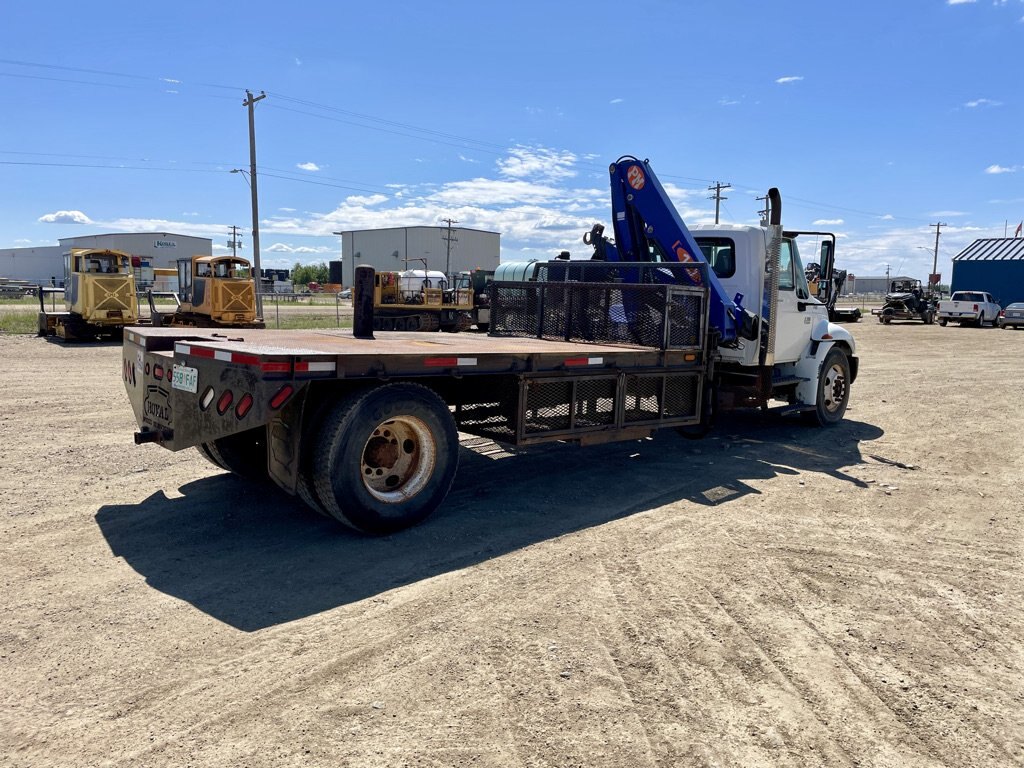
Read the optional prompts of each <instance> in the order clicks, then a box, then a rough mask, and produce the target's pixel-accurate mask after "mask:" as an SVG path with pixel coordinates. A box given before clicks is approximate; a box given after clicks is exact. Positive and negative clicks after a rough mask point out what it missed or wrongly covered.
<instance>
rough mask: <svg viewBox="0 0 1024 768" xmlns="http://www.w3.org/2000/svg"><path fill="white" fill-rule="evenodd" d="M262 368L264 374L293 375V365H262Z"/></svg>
mask: <svg viewBox="0 0 1024 768" xmlns="http://www.w3.org/2000/svg"><path fill="white" fill-rule="evenodd" d="M260 368H261V369H262V370H263V372H264V373H291V370H292V364H291V363H262V364H261V365H260Z"/></svg>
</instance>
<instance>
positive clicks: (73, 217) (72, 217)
mask: <svg viewBox="0 0 1024 768" xmlns="http://www.w3.org/2000/svg"><path fill="white" fill-rule="evenodd" d="M39 221H40V222H41V223H43V224H92V219H90V218H89V217H88V216H86V215H85V214H84V213H82V212H81V211H54V212H53V213H47V214H45V215H43V216H40V217H39Z"/></svg>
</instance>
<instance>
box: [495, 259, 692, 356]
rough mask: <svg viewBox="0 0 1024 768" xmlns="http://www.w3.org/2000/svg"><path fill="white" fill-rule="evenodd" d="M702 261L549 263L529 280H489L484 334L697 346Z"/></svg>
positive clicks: (664, 346) (676, 347)
mask: <svg viewBox="0 0 1024 768" xmlns="http://www.w3.org/2000/svg"><path fill="white" fill-rule="evenodd" d="M706 269H707V266H706V265H705V264H686V265H683V264H678V263H672V264H667V263H656V264H655V263H646V262H645V263H622V262H620V263H609V262H590V261H586V262H579V263H573V262H553V263H547V264H539V265H537V267H536V271H535V274H536V277H537V279H536V280H531V281H527V282H495V283H493V284H492V287H491V328H490V335H491V336H516V337H531V338H538V339H549V340H559V341H573V342H583V343H586V342H590V343H600V344H623V345H630V346H641V347H652V348H654V349H662V350H668V349H672V350H701V349H702V348H703V346H704V342H705V338H704V337H705V334H706V329H707V292H708V289H707V281H706V279H705V278H704V275H705V274H706Z"/></svg>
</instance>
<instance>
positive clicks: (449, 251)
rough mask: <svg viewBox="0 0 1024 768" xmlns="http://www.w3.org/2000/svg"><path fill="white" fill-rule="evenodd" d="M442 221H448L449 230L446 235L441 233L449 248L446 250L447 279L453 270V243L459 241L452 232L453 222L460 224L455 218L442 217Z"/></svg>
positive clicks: (445, 267) (445, 272)
mask: <svg viewBox="0 0 1024 768" xmlns="http://www.w3.org/2000/svg"><path fill="white" fill-rule="evenodd" d="M441 221H446V222H448V232H447V233H445V234H444V235H441V237H442V238H443V239H444V241H445V242H446V243H447V249H446V251H445V257H444V276H445V279H447V278H448V277H449V275H450V274H451V270H452V243H457V242H459V238H457V237H456V236H455V235H453V234H452V224H458V223H459V222H457V221H456V220H455V219H441Z"/></svg>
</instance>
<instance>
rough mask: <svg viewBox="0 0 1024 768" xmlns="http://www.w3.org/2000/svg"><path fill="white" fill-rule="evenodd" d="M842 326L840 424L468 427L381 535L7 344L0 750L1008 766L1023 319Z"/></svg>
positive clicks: (1, 758)
mask: <svg viewBox="0 0 1024 768" xmlns="http://www.w3.org/2000/svg"><path fill="white" fill-rule="evenodd" d="M852 328H853V330H854V332H855V333H856V335H857V338H858V341H859V343H860V345H861V349H860V352H861V360H862V364H861V378H860V379H859V380H858V381H857V383H856V385H855V386H854V390H853V392H854V394H853V401H852V407H851V409H850V411H849V412H848V414H847V420H846V421H845V422H844V423H843V424H842V425H841V426H839V427H837V428H834V429H831V430H815V429H809V428H806V427H803V426H801V425H799V424H797V423H795V422H791V421H780V420H778V419H775V418H760V417H757V416H754V417H746V418H740V417H731V418H729V419H727V420H725V421H724V422H723V423H721V424H720V426H719V428H718V429H717V431H716V432H715V433H714V435H715V436H714V437H711V438H709V439H706V440H704V441H700V442H688V441H686V440H683V439H681V438H679V437H677V436H676V435H675V434H674V433H672V434H660V435H658V436H657V437H656V438H655V439H653V440H647V441H640V442H630V443H622V444H615V445H610V446H603V447H596V448H588V449H579V448H576V447H573V446H562V445H557V446H551V447H545V448H541V449H531V450H528V451H520V452H518V455H515V456H513V455H510V454H508V453H506V452H503V451H495V450H493V446H491V447H488V446H480V445H479V442H480V441H472V440H470V439H467V440H466V443H467V447H466V448H465V450H464V451H463V455H462V464H461V468H460V470H459V475H458V477H457V479H456V485H455V489H454V490H453V492H452V495H451V496H450V497H449V500H448V502H447V504H446V505H445V506H444V507H443V508H442V510H441V511H440V512H439V513H438V514H437V515H436V516H435V517H433V518H432V519H431V520H429V521H428V522H427V523H426V524H424V525H422V526H420V527H418V528H416V529H414V530H411V531H407V532H405V533H402V534H400V535H395V536H391V537H387V538H383V539H367V538H362V537H359V536H356V535H354V534H350V533H347V532H346V531H344V530H342V529H339V528H336V527H334V526H332V525H331V524H330V523H328V522H326V521H324V520H323V519H322V518H318V517H316V516H314V515H313V514H312V513H307V512H305V511H304V508H303V507H302V506H301V504H300V503H299V502H297V501H293V500H291V499H289V498H287V497H284V496H279V495H276V494H267V493H266V492H260V491H254V490H251V489H248V488H246V487H245V486H243V485H242V484H241V483H240V481H236V480H235V479H234V478H233V477H231V476H228V475H225V474H223V473H221V472H220V471H218V470H216V469H214V468H213V467H212V466H211V465H210V464H208V463H206V461H205V460H204V459H202V458H201V457H200V456H199V454H198V453H196V452H194V451H191V450H189V451H185V452H183V453H180V454H171V453H169V452H167V451H164V450H163V449H161V448H158V447H154V446H143V447H136V446H135V445H133V443H132V433H133V431H134V427H135V425H134V422H133V420H132V417H131V414H130V411H129V408H128V405H127V401H126V398H125V396H124V393H123V390H122V386H121V382H120V357H119V349H118V347H116V346H113V345H98V346H62V345H61V344H59V343H55V342H47V341H43V340H40V339H36V338H34V337H28V336H23V337H12V336H6V337H2V338H0V355H2V359H3V365H2V366H0V392H2V393H3V394H2V407H0V433H2V440H0V465H2V467H3V470H4V471H3V473H2V476H0V500H2V502H3V529H2V532H0V535H2V541H3V544H2V547H3V552H2V561H0V562H2V565H0V580H2V586H0V589H2V592H0V595H2V596H0V609H2V611H3V617H4V618H3V623H2V625H0V764H2V765H4V766H101V765H111V766H132V767H133V768H134V767H135V766H186V765H192V766H289V765H303V766H305V765H310V766H313V765H316V766H324V765H332V766H343V765H344V766H348V765H351V766H401V765H415V766H448V765H473V766H487V765H490V766H505V765H516V766H548V765H550V766H644V765H659V766H681V765H708V766H733V765H735V766H758V765H763V766H814V765H829V766H832V765H850V766H853V765H859V766H933V765H950V766H1000V765H1020V764H1022V763H1024V674H1022V668H1024V647H1022V645H1024V644H1022V639H1024V631H1022V630H1024V622H1022V604H1024V603H1022V598H1024V562H1022V557H1021V555H1022V536H1021V534H1022V530H1024V525H1022V521H1021V510H1022V509H1024V491H1022V483H1021V480H1022V477H1024V451H1022V450H1021V446H1022V432H1024V429H1022V427H1024V420H1022V417H1021V406H1022V400H1021V391H1022V390H1021V383H1020V382H1021V379H1022V373H1024V370H1022V369H1024V333H1020V332H1013V331H1000V330H992V329H969V328H964V329H960V328H955V327H950V328H940V327H939V326H938V325H934V326H923V325H909V324H908V325H901V326H897V325H893V326H889V327H883V326H881V325H879V324H877V323H875V322H872V321H868V322H862V323H861V324H859V325H857V326H852Z"/></svg>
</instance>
